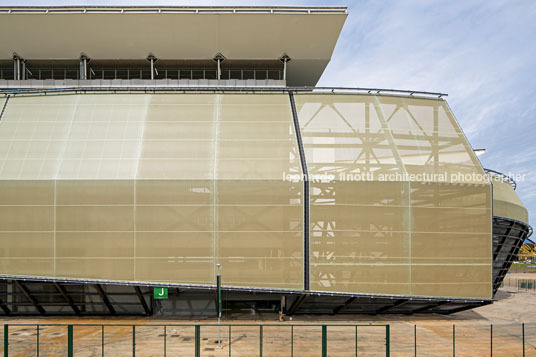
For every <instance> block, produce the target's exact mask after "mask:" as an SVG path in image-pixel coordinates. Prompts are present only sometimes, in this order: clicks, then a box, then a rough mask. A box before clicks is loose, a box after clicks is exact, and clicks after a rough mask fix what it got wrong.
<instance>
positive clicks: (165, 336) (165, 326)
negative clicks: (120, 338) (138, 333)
mask: <svg viewBox="0 0 536 357" xmlns="http://www.w3.org/2000/svg"><path fill="white" fill-rule="evenodd" d="M166 72H167V70H166ZM166 338H167V325H164V357H166V352H167V346H166Z"/></svg>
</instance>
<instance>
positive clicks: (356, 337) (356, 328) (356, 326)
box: [355, 325, 357, 357]
mask: <svg viewBox="0 0 536 357" xmlns="http://www.w3.org/2000/svg"><path fill="white" fill-rule="evenodd" d="M355 357H357V325H355Z"/></svg>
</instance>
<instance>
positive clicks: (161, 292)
mask: <svg viewBox="0 0 536 357" xmlns="http://www.w3.org/2000/svg"><path fill="white" fill-rule="evenodd" d="M167 289H168V288H163V287H155V288H153V296H154V298H155V299H167V298H168V292H167Z"/></svg>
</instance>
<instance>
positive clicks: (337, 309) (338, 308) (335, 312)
mask: <svg viewBox="0 0 536 357" xmlns="http://www.w3.org/2000/svg"><path fill="white" fill-rule="evenodd" d="M356 299H357V297H355V296H354V297H351V298H349V299H348V300H346V301H345V302H344V304H342V305H340V306H337V307H336V308H334V309H333V314H334V315H336V314H338V313H339V311H341V310H342V309H345V308H347V307H348V306H349V305H350V304H352V303H353V302H354V301H355V300H356Z"/></svg>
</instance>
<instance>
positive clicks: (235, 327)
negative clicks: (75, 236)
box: [0, 320, 536, 357]
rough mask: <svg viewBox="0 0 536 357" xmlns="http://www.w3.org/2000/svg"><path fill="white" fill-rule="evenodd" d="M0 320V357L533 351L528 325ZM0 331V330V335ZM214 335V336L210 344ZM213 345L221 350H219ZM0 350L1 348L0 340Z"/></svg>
mask: <svg viewBox="0 0 536 357" xmlns="http://www.w3.org/2000/svg"><path fill="white" fill-rule="evenodd" d="M221 326H222V329H221V335H220V336H221V337H218V336H219V335H218V326H217V325H215V324H195V325H193V324H172V325H154V324H147V325H141V324H139V325H126V324H113V325H101V324H39V325H36V324H5V325H4V328H3V331H0V335H3V336H1V337H2V338H3V341H4V343H3V353H4V357H7V356H14V355H17V356H18V355H20V356H29V355H37V356H39V355H45V354H46V355H55V356H60V355H61V356H83V355H91V356H118V355H122V356H125V355H127V356H128V355H132V356H135V355H136V354H138V355H152V356H158V355H159V356H167V355H169V356H196V357H200V356H207V355H212V356H259V357H262V356H292V357H293V356H295V355H296V356H298V355H301V356H312V355H317V356H322V357H327V356H328V355H329V356H383V355H385V356H390V355H391V354H393V355H404V356H453V357H454V356H456V354H459V355H462V356H496V355H497V356H534V355H535V353H536V323H528V324H525V323H516V324H485V323H478V322H476V323H475V322H458V323H456V324H450V323H447V322H446V321H444V320H443V321H437V320H435V321H434V320H429V321H426V323H423V324H419V325H413V324H410V323H408V322H403V321H401V322H395V323H391V324H385V325H369V324H358V325H347V324H297V323H296V324H287V323H285V322H284V323H279V324H222V325H221ZM2 332H3V333H2ZM218 341H221V342H220V343H218ZM219 346H221V348H219ZM0 350H1V346H0Z"/></svg>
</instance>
